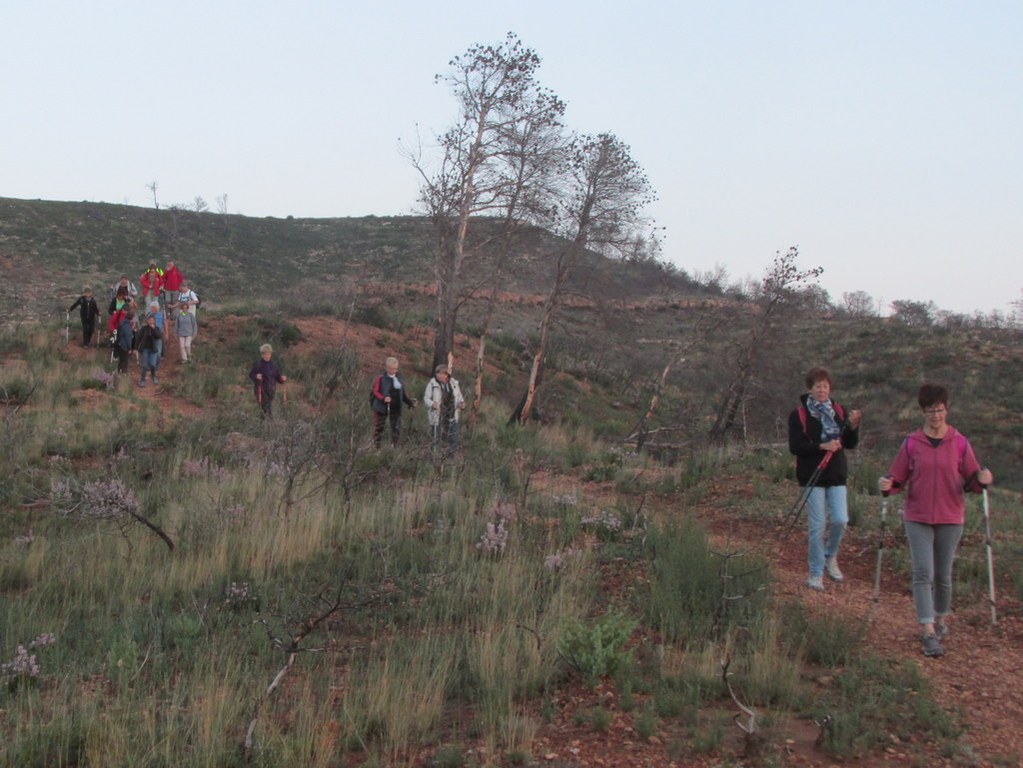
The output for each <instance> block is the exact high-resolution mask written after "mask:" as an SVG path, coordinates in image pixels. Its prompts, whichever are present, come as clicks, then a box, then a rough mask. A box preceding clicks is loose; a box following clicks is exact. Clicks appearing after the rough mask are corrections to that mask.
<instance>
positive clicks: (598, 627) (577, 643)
mask: <svg viewBox="0 0 1023 768" xmlns="http://www.w3.org/2000/svg"><path fill="white" fill-rule="evenodd" d="M636 624H637V622H636V621H635V619H632V618H629V617H628V616H624V615H622V614H618V613H606V614H604V615H603V616H601V617H600V618H599V619H597V621H596V622H595V623H594V624H593V626H592V627H587V626H585V625H584V624H583V623H582V622H580V621H572V622H570V623H569V624H568V625H567V626H566V627H565V629H564V630H563V632H562V635H561V638H560V639H559V640H558V650H559V651H560V652H561V653H562V655H563V656H564V657H565V658H566V659H567V660H568V662H569V663H570V664H571V665H572V666H573V667H574V668H575V669H576V670H578V671H579V672H581V673H582V674H583V675H584V677H585V678H586V680H587V682H588V683H590V684H591V685H593V684H595V683H596V682H597V680H598V679H599V678H601V677H603V676H604V675H608V674H611V673H613V672H614V671H615V670H617V669H618V668H619V667H620V666H621V665H622V664H624V663H626V662H627V660H628V659H629V658H630V657H631V653H630V652H629V651H626V650H625V648H624V645H625V642H626V641H627V640H628V639H629V636H630V635H631V634H632V630H634V629H635V628H636Z"/></svg>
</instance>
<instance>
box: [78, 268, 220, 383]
mask: <svg viewBox="0 0 1023 768" xmlns="http://www.w3.org/2000/svg"><path fill="white" fill-rule="evenodd" d="M138 283H139V284H138V286H136V285H135V283H134V282H132V281H131V280H130V279H129V278H128V275H126V274H122V275H121V277H120V279H119V280H118V281H117V282H115V283H114V284H113V286H111V288H110V303H109V304H108V305H107V315H108V320H107V332H108V334H109V336H108V338H109V340H110V345H111V347H112V352H113V355H114V356H115V357H116V358H117V372H118V373H120V374H126V373H128V363H129V361H130V360H131V357H132V355H136V356H137V357H138V362H139V382H138V385H139V386H140V387H144V386H145V385H146V374H147V373H148V374H149V375H150V378H151V380H152V382H153V384H156V383H158V381H159V380H158V378H157V371H158V370H159V367H160V360H161V359H162V358H163V356H164V341H165V340H167V339H168V338H169V337H170V336H174V337H176V338H177V340H178V350H179V354H180V355H181V362H182V363H188V362H189V361H190V360H191V359H192V339H194V338H195V336H196V335H197V334H198V332H199V323H198V319H197V317H196V310H197V309H198V307H199V304H200V302H199V297H198V295H196V293H195V291H193V290H192V289H191V288H190V287H189V284H188V280H187V279H186V278H185V276H184V275H183V274H182V273H181V270H180V269H178V267H177V265H176V264H175V263H174V261H168V262H167V266H166V268H164V269H161V268H160V267H158V266H157V264H156V262H155V261H151V262H150V263H149V266H148V268H147V269H146V271H145V272H143V273H142V275H141V276H140V277H139V281H138ZM139 286H141V291H140V290H139ZM76 308H77V309H78V311H79V316H80V318H81V321H82V346H83V347H91V346H93V345H94V344H96V345H98V344H99V318H100V309H99V304H98V303H97V302H96V297H95V296H94V294H93V290H92V288H91V287H89V286H86V287H85V288H84V289H82V295H81V296H79V297H78V299H77V300H76V301H75V302H74V303H73V304H72V305H71V306H70V307H68V308H67V314H68V315H69V316H70V314H71V312H73V311H74V310H75V309H76Z"/></svg>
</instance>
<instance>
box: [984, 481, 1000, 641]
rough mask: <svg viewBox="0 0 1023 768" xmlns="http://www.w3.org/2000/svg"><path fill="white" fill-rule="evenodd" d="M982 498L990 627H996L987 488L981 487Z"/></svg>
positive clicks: (992, 556)
mask: <svg viewBox="0 0 1023 768" xmlns="http://www.w3.org/2000/svg"><path fill="white" fill-rule="evenodd" d="M982 493H983V496H984V544H985V546H986V547H987V587H988V597H989V599H990V600H991V626H993V627H994V626H997V625H998V614H997V610H996V608H995V561H994V555H993V554H992V552H991V511H990V510H989V509H988V503H987V486H986V485H985V486H983V491H982Z"/></svg>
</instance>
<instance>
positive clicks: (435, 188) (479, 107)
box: [406, 33, 564, 365]
mask: <svg viewBox="0 0 1023 768" xmlns="http://www.w3.org/2000/svg"><path fill="white" fill-rule="evenodd" d="M539 66H540V57H539V56H537V54H536V53H535V52H534V51H533V50H532V49H530V48H526V47H525V46H524V45H523V44H522V42H521V41H520V40H519V39H518V37H516V36H515V35H514V34H512V33H509V34H508V35H507V36H506V38H505V40H504V41H503V42H502V43H500V44H498V45H475V46H473V47H471V48H469V50H468V51H466V53H465V54H464V55H462V56H456V57H455V58H454V59H452V61H451V62H450V70H449V72H448V73H447V74H444V75H438V76H437V78H436V79H437V81H438V82H440V83H444V84H446V85H448V86H450V87H451V89H452V91H453V92H454V94H455V96H456V98H457V99H458V103H459V117H458V121H457V123H456V124H455V125H454V126H453V127H452V128H451V129H449V130H448V131H447V132H446V133H444V134H443V135H442V136H440V137H439V139H438V143H439V149H440V159H439V161H438V163H437V167H436V168H432V167H429V166H428V164H427V161H426V160H424V158H423V156H422V152H421V151H420V150H416V151H414V152H413V151H406V157H407V158H408V159H409V161H410V162H411V163H412V165H413V167H414V168H415V169H416V170H417V171H418V172H419V174H420V176H421V177H422V187H421V189H420V203H421V204H422V205H423V207H424V208H425V210H426V213H427V214H428V215H429V216H430V217H431V219H432V220H433V223H434V226H435V228H436V237H437V241H436V258H435V265H434V271H435V276H436V281H437V320H436V330H435V337H434V365H438V364H440V363H448V362H449V361H450V356H451V354H452V351H453V349H454V339H455V329H456V326H457V318H458V311H459V309H460V308H461V306H462V304H463V303H464V302H465V301H466V300H467V298H469V297H470V296H471V295H473V293H474V286H467V285H466V280H465V272H466V270H467V266H469V264H468V262H469V261H470V260H477V259H479V258H480V257H481V256H482V255H483V254H484V253H486V252H487V250H488V248H487V247H488V246H489V245H490V243H488V242H486V241H485V239H484V240H483V241H477V242H472V241H470V236H469V230H470V223H471V221H472V220H473V218H474V217H482V216H493V215H495V214H501V215H504V216H505V221H514V219H515V217H514V216H512V217H510V218H509V217H508V216H507V212H508V211H509V195H511V194H512V193H513V191H514V180H512V179H509V177H508V176H507V174H506V173H505V169H502V168H499V167H498V165H499V164H498V162H497V161H498V160H499V159H500V158H503V157H505V156H506V154H507V153H508V152H510V151H512V150H511V148H510V146H509V143H511V145H512V146H514V142H515V141H516V140H517V139H518V138H519V134H517V133H516V131H515V130H514V128H515V126H518V125H521V124H522V123H523V122H524V121H531V122H535V123H536V124H545V123H546V124H551V125H553V124H556V123H557V122H558V121H559V119H560V117H561V115H562V113H563V112H564V104H563V103H562V102H561V100H560V99H558V98H557V97H556V96H554V95H553V94H552V93H551V92H549V91H546V90H544V89H542V88H541V87H540V86H539V84H538V83H537V81H536V79H535V73H536V70H537V68H538V67H539ZM478 283H479V280H477V286H475V289H476V290H478Z"/></svg>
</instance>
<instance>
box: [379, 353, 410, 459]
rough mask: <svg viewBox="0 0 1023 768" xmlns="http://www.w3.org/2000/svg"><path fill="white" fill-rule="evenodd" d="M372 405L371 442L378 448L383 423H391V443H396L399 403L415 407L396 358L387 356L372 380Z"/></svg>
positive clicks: (398, 433) (399, 420) (399, 428)
mask: <svg viewBox="0 0 1023 768" xmlns="http://www.w3.org/2000/svg"><path fill="white" fill-rule="evenodd" d="M370 401H371V404H372V407H373V444H374V445H376V446H377V447H378V448H379V447H380V441H381V438H382V437H383V433H384V424H386V423H387V422H388V421H389V422H390V423H391V444H392V445H397V444H398V438H399V437H401V405H402V403H405V404H406V405H407V406H408V407H409V408H415V407H416V401H415V399H413V398H410V397H409V396H408V388H407V387H406V386H405V385H404V383H403V382H402V380H401V377H400V376H399V375H398V358H396V357H389V358H387V359H386V360H385V361H384V372H383V373H381V374H380V375H379V376H377V377H376V379H374V381H373V391H372V394H371V395H370Z"/></svg>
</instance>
